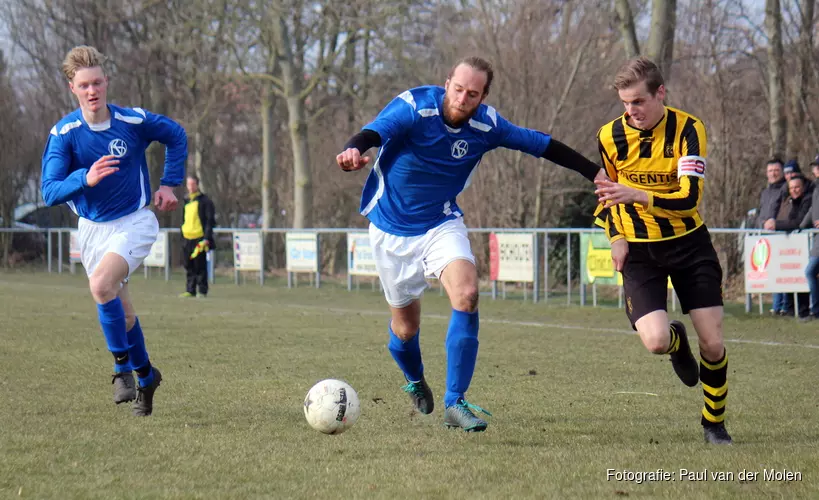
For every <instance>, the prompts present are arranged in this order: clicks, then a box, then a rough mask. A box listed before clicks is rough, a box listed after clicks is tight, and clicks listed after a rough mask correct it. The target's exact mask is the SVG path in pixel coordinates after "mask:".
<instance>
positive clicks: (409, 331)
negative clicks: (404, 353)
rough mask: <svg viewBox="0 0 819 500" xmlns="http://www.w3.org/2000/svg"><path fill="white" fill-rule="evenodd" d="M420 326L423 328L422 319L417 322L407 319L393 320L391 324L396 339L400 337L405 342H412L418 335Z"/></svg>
mask: <svg viewBox="0 0 819 500" xmlns="http://www.w3.org/2000/svg"><path fill="white" fill-rule="evenodd" d="M420 326H421V321H420V319H419V320H417V321H416V320H406V319H400V320H396V319H393V320H392V324H391V328H392V333H394V334H395V336H396V337H398V338H399V339H401V340H402V341H404V342H406V341H407V340H410V339H411V338H413V337H414V336H415V335H416V334H418V328H420Z"/></svg>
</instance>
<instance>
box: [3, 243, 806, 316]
mask: <svg viewBox="0 0 819 500" xmlns="http://www.w3.org/2000/svg"><path fill="white" fill-rule="evenodd" d="M365 231H366V230H364V229H361V228H316V229H309V230H292V229H279V228H276V229H267V230H260V229H244V228H242V229H239V228H216V229H214V233H215V235H214V237H215V239H216V240H217V248H216V250H215V252H214V251H213V250H212V251H211V252H210V253H209V255H208V262H209V270H210V279H211V281H212V282H213V281H215V280H216V276H217V275H219V276H230V274H232V275H233V281H234V283H235V284H237V285H238V284H240V283H247V281H248V278H250V279H251V280H253V281H256V280H258V283H259V284H260V285H264V284H265V276H266V275H268V276H270V275H271V274H278V275H282V273H283V274H284V275H286V282H287V286H288V287H293V286H298V284H299V277H302V279H304V277H305V276H307V279H308V282H309V284H310V286H315V287H320V286H321V284H322V275H324V276H325V277H328V276H329V275H333V276H335V277H341V278H344V277H346V287H347V289H348V290H353V289H358V288H359V287H360V284H361V283H362V282H369V283H371V286H372V287H373V288H376V287H378V286H379V284H378V280H377V279H376V278H374V276H375V273H374V265H373V263H372V262H371V261H369V260H368V254H367V250H366V248H365V249H363V250H362V248H361V246H362V245H366V238H364V239H362V237H363V236H364V235H366V232H365ZM75 232H76V229H74V228H50V229H28V228H14V229H8V228H0V236H2V235H3V233H14V237H15V239H16V240H19V239H20V237H23V239H24V240H25V241H24V242H23V243H20V242H19V241H18V243H17V244H14V245H11V248H12V249H13V252H18V253H20V252H21V251H22V252H23V253H25V254H26V255H25V256H24V257H23V258H22V259H21V262H18V263H17V265H23V266H34V268H35V269H42V270H44V271H46V272H49V273H53V272H56V273H63V272H64V271H65V269H68V270H69V272H72V273H73V272H75V266H76V264H77V263H79V261H80V260H79V255H78V249H77V248H76V244H75V240H73V238H74V236H72V235H75V234H76V233H75ZM709 232H710V233H711V235H712V239H713V240H714V243H715V247H716V248H717V251H718V254H719V255H720V260H721V262H722V265H723V269H724V270H725V280H726V282H729V283H734V284H736V282H737V280H738V279H739V280H741V279H742V278H743V276H742V270H741V269H740V268H741V267H742V265H743V260H744V257H743V254H744V252H745V249H744V238H745V237H746V236H747V235H761V234H769V235H773V234H781V233H772V232H760V231H759V230H757V229H726V228H709ZM805 232H806V233H815V232H817V231H815V230H810V231H805ZM469 233H470V239H471V240H472V245H473V252H474V253H475V256H476V258H477V260H478V267H479V271H480V274H481V276H482V277H483V282H484V284H485V286H487V283H488V286H489V287H490V288H489V289H488V290H486V289H484V290H482V291H483V292H484V293H487V294H491V296H492V298H493V299H494V298H499V297H500V298H507V297H508V296H509V295H510V294H514V295H522V297H523V299H524V300H529V298H530V297H531V300H532V301H533V302H535V303H537V302H549V301H550V300H551V301H552V302H554V301H556V300H565V303H566V304H573V303H579V304H580V305H587V304H591V305H593V306H598V305H599V303H600V302H601V295H605V296H606V298H607V299H608V302H610V303H614V300H616V304H617V306H618V307H622V306H623V296H622V287H621V286H616V285H615V286H612V285H611V283H609V284H606V285H600V286H598V281H597V280H593V282H592V283H589V279H586V278H585V276H584V275H583V273H584V271H585V270H586V268H587V266H586V264H585V263H584V262H583V261H582V260H581V259H582V258H583V257H584V252H583V251H582V250H581V248H580V242H582V241H584V239H585V238H586V237H588V236H589V235H600V234H601V233H602V231H600V230H599V229H589V228H537V229H529V228H525V229H509V228H473V229H469ZM581 235H584V236H583V237H581ZM586 241H588V240H587V239H586ZM181 242H182V239H181V234H180V231H179V229H178V228H170V229H161V230H160V236H159V237H158V238H157V243H156V244H155V245H154V248H153V249H152V252H151V254H150V255H149V257H148V258H147V259H146V261H145V265H144V270H143V273H144V275H145V277H146V278H147V277H148V276H149V273H150V274H151V275H153V274H155V271H154V270H155V269H158V270H159V271H160V272H161V273H162V274H164V278H165V279H166V280H169V279H170V278H171V274H172V272H173V270H174V269H175V268H177V267H180V268H181V258H182V256H181V248H182V244H181ZM362 242H364V243H362ZM356 243H358V244H359V246H358V247H356V246H355V245H356ZM21 247H22V250H21ZM14 249H16V250H14ZM342 250H343V254H344V255H343V256H341V255H339V254H340V253H341V252H342ZM2 252H3V248H1V247H0V256H2ZM345 256H346V258H345ZM585 256H586V258H587V259H588V252H586V255H585ZM369 258H370V259H371V258H372V257H371V256H369ZM509 262H511V263H512V264H514V266H512V267H514V269H513V270H512V271H504V268H503V266H504V263H509ZM339 263H340V264H339ZM41 266H42V267H41ZM499 267H500V271H501V274H500V275H498V276H495V277H494V278H495V279H491V278H493V276H492V273H493V272H497V271H498V268H499ZM331 268H332V269H331ZM262 270H263V271H264V272H261V271H262ZM231 271H232V273H231ZM504 275H505V276H506V277H505V276H504ZM508 276H512V277H513V278H511V279H510V278H508ZM487 277H489V278H490V279H489V280H487V279H486V278H487ZM601 281H602V280H601ZM589 291H590V292H591V297H589ZM603 291H605V293H603V294H601V292H603ZM442 292H443V290H441V293H442ZM744 295H745V310H746V312H750V311H751V309H752V308H753V307H752V305H753V304H752V299H753V296H752V295H751V294H749V293H745V294H744ZM754 295H757V298H758V301H759V313H760V314H762V313H763V312H764V311H763V294H754ZM794 295H795V294H794ZM614 297H616V299H615V298H614ZM669 300H670V302H671V307H672V310H675V309H676V306H677V302H676V295H675V294H674V293H673V291H671V290H669ZM796 300H798V299H796Z"/></svg>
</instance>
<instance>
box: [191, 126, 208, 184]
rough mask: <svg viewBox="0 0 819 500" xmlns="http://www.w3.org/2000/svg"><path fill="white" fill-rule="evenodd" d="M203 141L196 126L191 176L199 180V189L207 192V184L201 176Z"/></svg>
mask: <svg viewBox="0 0 819 500" xmlns="http://www.w3.org/2000/svg"><path fill="white" fill-rule="evenodd" d="M203 140H204V139H203V137H202V132H201V131H200V130H199V126H197V127H196V131H195V132H194V133H193V175H195V176H196V177H198V178H199V189H200V190H201V191H203V192H204V191H206V190H207V188H206V185H207V183H206V182H205V179H204V177H203V176H202V151H203V150H204V145H203V144H202V141H203Z"/></svg>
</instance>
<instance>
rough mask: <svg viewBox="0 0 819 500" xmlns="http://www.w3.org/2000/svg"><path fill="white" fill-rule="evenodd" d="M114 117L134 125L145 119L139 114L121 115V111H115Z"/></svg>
mask: <svg viewBox="0 0 819 500" xmlns="http://www.w3.org/2000/svg"><path fill="white" fill-rule="evenodd" d="M114 118H116V119H117V120H120V121H124V122H125V123H130V124H132V125H139V124H140V123H142V122H143V121H144V120H145V118H140V117H138V116H125V115H121V114H119V111H116V112H114Z"/></svg>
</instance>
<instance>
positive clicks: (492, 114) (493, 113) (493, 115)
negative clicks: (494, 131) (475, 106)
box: [486, 106, 498, 127]
mask: <svg viewBox="0 0 819 500" xmlns="http://www.w3.org/2000/svg"><path fill="white" fill-rule="evenodd" d="M486 116H488V117H489V119H490V120H492V123H493V124H494V125H495V126H496V127H497V126H498V112H497V110H496V109H495V108H493V107H492V106H486Z"/></svg>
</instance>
